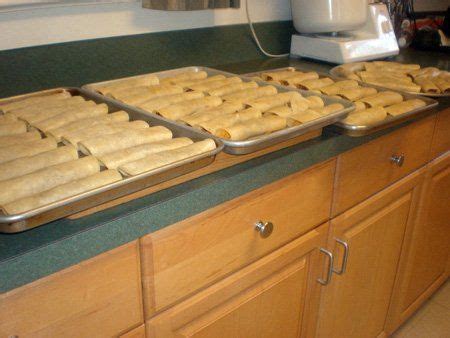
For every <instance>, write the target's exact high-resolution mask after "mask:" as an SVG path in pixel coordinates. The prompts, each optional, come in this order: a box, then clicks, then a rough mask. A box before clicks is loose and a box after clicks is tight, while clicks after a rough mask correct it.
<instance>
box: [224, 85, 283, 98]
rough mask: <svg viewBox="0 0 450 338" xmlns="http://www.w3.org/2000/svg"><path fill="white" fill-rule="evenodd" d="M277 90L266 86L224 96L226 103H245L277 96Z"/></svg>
mask: <svg viewBox="0 0 450 338" xmlns="http://www.w3.org/2000/svg"><path fill="white" fill-rule="evenodd" d="M276 93H277V89H276V88H275V87H274V86H264V87H258V88H251V89H244V90H241V91H238V92H235V93H231V94H228V95H225V96H222V99H223V100H224V101H236V102H244V101H250V100H254V99H257V98H259V97H263V96H269V95H275V94H276Z"/></svg>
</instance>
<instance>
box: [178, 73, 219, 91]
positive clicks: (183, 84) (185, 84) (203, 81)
mask: <svg viewBox="0 0 450 338" xmlns="http://www.w3.org/2000/svg"><path fill="white" fill-rule="evenodd" d="M224 79H225V75H214V76H210V77H208V78H206V79H200V80H197V79H195V80H186V81H180V82H178V83H177V85H178V86H181V87H183V88H187V87H189V86H192V85H194V84H198V85H200V84H206V83H210V82H214V81H220V80H224Z"/></svg>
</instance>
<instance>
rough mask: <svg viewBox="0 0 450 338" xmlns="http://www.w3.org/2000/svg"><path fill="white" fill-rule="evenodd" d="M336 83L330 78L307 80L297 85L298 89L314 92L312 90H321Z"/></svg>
mask: <svg viewBox="0 0 450 338" xmlns="http://www.w3.org/2000/svg"><path fill="white" fill-rule="evenodd" d="M333 83H334V81H333V80H332V79H330V78H328V77H324V78H321V79H315V80H305V81H301V82H299V83H297V84H296V87H297V88H301V89H305V90H312V89H320V88H322V87H326V86H329V85H330V84H333Z"/></svg>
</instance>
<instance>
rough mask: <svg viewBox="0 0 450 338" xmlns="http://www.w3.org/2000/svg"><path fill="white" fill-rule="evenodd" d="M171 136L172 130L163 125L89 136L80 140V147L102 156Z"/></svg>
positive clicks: (86, 151)
mask: <svg viewBox="0 0 450 338" xmlns="http://www.w3.org/2000/svg"><path fill="white" fill-rule="evenodd" d="M170 138H172V132H171V131H170V130H169V129H167V128H166V127H162V126H157V127H152V128H147V129H129V130H125V131H122V132H118V133H114V134H110V135H104V136H99V137H92V138H88V139H86V140H83V141H81V142H79V143H78V148H79V149H80V150H81V151H82V152H83V153H84V154H86V155H94V156H100V155H103V154H107V153H110V152H112V151H118V150H121V149H125V148H129V147H134V146H137V145H140V144H144V143H151V142H157V141H162V140H167V139H170Z"/></svg>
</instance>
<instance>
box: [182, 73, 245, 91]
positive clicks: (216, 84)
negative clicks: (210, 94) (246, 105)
mask: <svg viewBox="0 0 450 338" xmlns="http://www.w3.org/2000/svg"><path fill="white" fill-rule="evenodd" d="M241 82H242V80H241V79H240V78H239V77H237V76H233V77H228V78H226V79H223V80H218V81H212V82H207V83H200V84H193V85H191V86H187V87H186V88H188V89H190V90H197V91H200V92H207V91H209V90H213V89H217V88H220V87H223V86H228V85H232V84H236V83H241Z"/></svg>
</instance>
